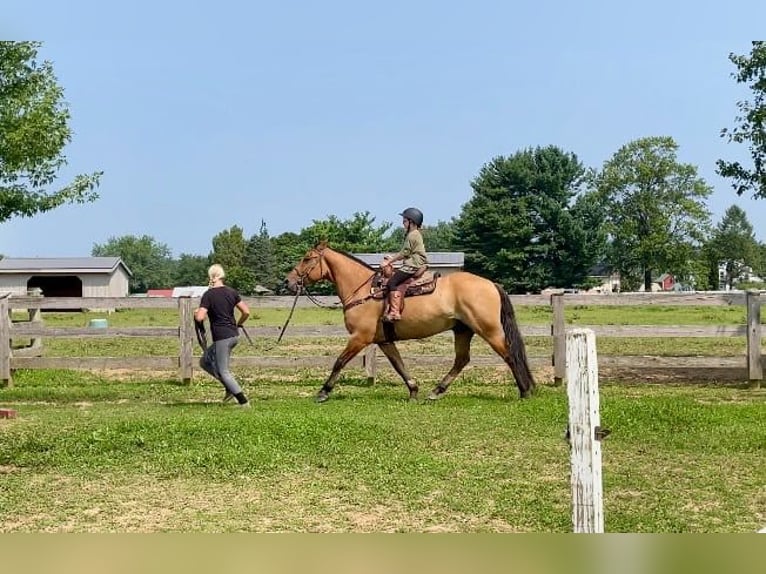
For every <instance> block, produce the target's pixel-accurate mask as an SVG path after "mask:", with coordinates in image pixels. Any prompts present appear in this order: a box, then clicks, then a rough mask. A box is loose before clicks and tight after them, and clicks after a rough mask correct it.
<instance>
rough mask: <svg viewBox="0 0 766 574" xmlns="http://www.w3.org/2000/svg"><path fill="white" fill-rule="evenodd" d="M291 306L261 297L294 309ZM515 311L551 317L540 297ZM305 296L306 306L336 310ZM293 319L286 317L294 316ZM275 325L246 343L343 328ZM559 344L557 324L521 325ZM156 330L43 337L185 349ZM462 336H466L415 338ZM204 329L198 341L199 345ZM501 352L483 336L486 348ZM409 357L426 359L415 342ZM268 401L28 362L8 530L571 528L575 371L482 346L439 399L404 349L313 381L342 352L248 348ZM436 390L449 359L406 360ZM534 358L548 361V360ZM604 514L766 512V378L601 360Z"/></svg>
mask: <svg viewBox="0 0 766 574" xmlns="http://www.w3.org/2000/svg"><path fill="white" fill-rule="evenodd" d="M566 312H567V319H568V322H569V323H570V324H582V325H586V324H593V325H596V324H658V325H659V324H688V325H692V324H708V323H717V324H741V323H744V309H743V308H740V307H699V308H693V307H675V308H662V307H642V308H638V307H614V308H606V307H591V308H586V307H583V308H579V307H574V306H573V307H568V308H567V309H566ZM287 313H288V310H287V309H254V317H253V323H254V324H260V325H281V324H282V323H283V322H284V320H285V318H286V317H287ZM517 314H518V319H519V322H520V323H521V324H522V325H523V324H528V323H537V324H540V323H548V322H549V321H550V310H549V309H548V308H546V307H518V308H517ZM97 317H107V318H108V319H109V324H110V326H141V325H144V326H145V325H156V326H166V325H175V324H177V312H176V311H174V310H167V311H166V310H153V311H148V310H129V311H119V312H116V313H113V314H110V315H108V316H107V315H104V314H100V313H88V314H80V313H45V314H44V319H45V323H46V325H50V326H84V325H87V324H88V321H89V320H90V319H92V318H97ZM341 322H342V320H341V313H340V311H338V310H328V309H297V310H296V312H295V314H294V316H293V320H292V324H295V325H299V324H306V325H316V324H329V325H339V324H341ZM288 334H289V328H288ZM273 342H274V339H273V338H259V339H257V340H256V348H255V349H253V348H252V347H249V346H247V345H246V344H242V345H240V346H239V347H238V348H237V349H236V351H235V353H236V354H238V355H243V354H245V355H248V354H249V355H252V354H260V353H262V352H263V349H268V354H269V355H281V356H327V357H331V356H336V355H337V354H338V353H339V352H340V350H341V349H342V347H343V345H344V344H345V338H344V337H330V338H311V337H289V336H287V337H286V338H285V339H283V341H282V342H281V343H280V345H279V346H276V347H273ZM526 343H527V347H528V352H529V354H530V355H538V356H550V353H551V348H550V341H549V338H547V337H528V338H527V339H526ZM177 345H178V343H177V341H176V340H173V339H162V338H129V339H128V338H114V339H88V338H81V339H76V338H62V339H58V338H57V339H53V338H48V339H46V340H45V343H44V348H45V354H46V355H48V356H62V355H63V356H88V355H90V356H99V355H101V356H142V355H160V356H163V355H175V354H177V353H178V347H177ZM399 346H400V349H401V351H402V354H403V355H405V356H408V355H409V356H412V355H419V354H444V355H448V354H449V353H451V347H452V342H451V337H450V336H439V337H433V338H431V339H426V340H422V341H406V342H401V343H400V344H399ZM598 346H599V353H600V354H614V355H627V354H636V355H642V354H646V355H694V354H700V355H715V356H725V355H742V354H743V353H744V349H745V341H744V339H741V338H724V339H700V338H688V339H681V338H664V339H660V338H657V339H648V338H647V339H626V338H613V339H610V338H600V339H599V341H598ZM196 350H197V349H195V351H196ZM484 354H486V355H489V354H490V351H489V349H488V348H487V347H486V345H485V344H484V343H483V342H481V341H476V342H475V343H474V355H484ZM413 363H414V362H413ZM234 367H235V374H236V375H237V376H238V378H239V380H240V381H241V382H242V383H243V384H244V385H245V387H246V390H247V392H248V394H249V396H250V397H251V400H252V402H253V408H252V409H250V410H242V409H239V408H237V407H235V406H229V405H223V404H221V403H220V399H221V397H222V389H221V387H220V385H218V384H217V383H214V382H213V381H212V379H210V378H208V377H207V376H205V375H201V376H199V377H196V376H195V379H194V383H193V384H191V385H183V384H180V383H178V382H177V381H176V379H175V373H165V374H163V373H138V372H133V373H109V372H101V373H95V372H74V371H62V370H27V371H24V370H21V371H17V372H16V373H15V375H14V383H15V386H14V387H12V388H5V389H0V406H2V407H4V408H12V409H15V410H16V411H17V412H18V417H17V418H15V419H7V420H0V532H49V531H50V532H164V531H181V532H193V531H194V532H234V531H249V532H518V531H522V532H540V531H544V532H567V531H570V530H571V523H570V500H571V496H570V492H569V449H568V445H567V443H566V442H565V441H564V440H563V432H564V428H565V426H566V422H567V401H566V393H565V390H564V389H562V388H557V387H553V386H548V385H541V386H540V387H539V390H538V393H537V395H536V396H535V397H534V398H533V399H531V400H528V401H520V400H518V398H517V392H516V390H515V387H512V386H509V380H510V378H509V376H508V373H507V370H506V369H502V368H500V369H496V368H490V367H474V368H471V369H469V370H467V371H466V372H465V373H464V374H463V375H461V376H460V377H459V378H458V380H456V381H455V383H454V384H453V385H452V387H451V389H450V391H449V393H448V394H447V396H446V397H445V398H444V399H443V400H441V401H439V402H436V403H431V402H425V401H424V402H418V403H415V404H411V403H408V402H406V401H405V400H404V398H405V397H406V391H405V389H404V387H403V385H402V384H401V382H400V381H399V380H398V379H397V378H396V376H395V374H394V373H393V372H392V370H391V369H390V368H388V367H383V368H381V369H380V370H379V372H378V381H377V383H376V384H375V385H374V386H370V385H368V384H367V382H366V380H364V379H361V378H359V377H360V376H361V373H360V372H359V371H358V370H354V369H349V370H347V371H346V372H345V374H344V375H343V376H342V378H341V381H340V382H339V384H338V386H337V387H336V390H335V392H334V393H333V395H332V398H331V400H330V401H329V402H328V403H326V404H324V405H316V404H314V403H313V401H312V397H313V395H314V394H315V393H316V391H317V390H318V388H319V386H320V385H321V384H322V381H323V380H324V378H325V377H326V375H327V372H326V369H323V368H314V369H303V370H295V369H293V370H286V369H283V370H266V369H247V370H244V369H240V370H237V369H236V359H235V361H234ZM411 368H412V371H413V374H414V375H415V376H416V378H417V379H418V380H419V381H420V382H421V388H422V389H423V394H424V395H425V394H426V393H427V391H428V390H429V389H430V386H432V385H433V384H434V383H435V382H436V379H437V377H438V376H439V375H440V374H441V371H442V370H443V369H435V371H438V372H434V371H432V370H425V369H424V368H422V367H418V366H417V364H412V365H411ZM538 378H539V379H540V380H542V379H543V378H541V377H538ZM601 419H602V425H603V426H605V427H607V428H609V429H611V430H612V434H611V435H610V436H609V438H608V439H606V441H605V442H604V443H603V462H604V492H605V517H606V530H607V531H611V532H751V531H753V530H756V529H757V528H760V527H762V526H763V525H764V524H766V391H764V390H756V389H744V388H741V387H739V386H736V385H724V384H696V385H667V384H666V385H657V384H646V383H645V382H640V381H638V382H637V381H636V380H634V379H631V380H630V381H628V380H627V379H622V380H610V379H608V378H605V377H604V376H602V380H601Z"/></svg>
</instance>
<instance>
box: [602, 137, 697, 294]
mask: <svg viewBox="0 0 766 574" xmlns="http://www.w3.org/2000/svg"><path fill="white" fill-rule="evenodd" d="M677 149H678V145H677V144H676V143H675V141H673V139H672V138H670V137H648V138H642V139H638V140H635V141H633V142H630V143H629V144H627V145H625V146H623V147H622V148H620V149H619V150H618V151H617V152H616V153H615V154H614V155H613V156H612V158H611V159H609V160H608V161H607V162H605V163H604V167H603V169H602V170H601V172H600V173H597V174H595V177H594V179H593V185H594V187H595V190H596V193H597V196H598V199H599V202H600V203H601V204H602V205H603V207H604V209H605V213H606V225H607V232H608V234H609V239H610V242H609V246H608V250H607V260H608V261H609V263H610V264H611V265H612V266H613V267H614V268H615V269H616V270H618V271H619V272H620V276H621V281H622V282H623V286H624V287H625V288H626V290H630V289H633V288H635V287H637V286H638V285H640V284H641V283H643V285H644V288H645V289H646V290H647V291H649V290H651V284H652V273H653V272H655V271H657V272H670V273H675V274H679V275H683V274H685V273H688V268H687V267H688V262H689V261H691V260H693V254H694V251H695V249H696V248H697V247H698V246H699V245H701V244H702V242H703V241H704V239H705V235H706V232H707V229H708V225H709V218H710V213H709V211H708V209H707V206H706V204H705V202H704V199H705V198H707V197H708V196H709V195H710V194H711V193H712V189H711V188H710V186H708V185H707V184H706V183H705V181H704V180H703V179H702V178H700V177H698V176H697V168H696V167H695V166H693V165H690V164H682V163H679V162H678V160H677V157H676V151H677Z"/></svg>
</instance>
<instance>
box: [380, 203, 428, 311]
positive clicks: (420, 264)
mask: <svg viewBox="0 0 766 574" xmlns="http://www.w3.org/2000/svg"><path fill="white" fill-rule="evenodd" d="M399 215H401V216H402V225H403V226H404V244H403V245H402V248H401V249H400V250H399V253H397V254H395V255H386V256H385V257H384V258H383V265H391V264H392V263H394V262H395V261H401V262H402V266H401V267H400V268H399V269H397V270H396V272H394V274H393V275H392V276H391V279H389V280H388V311H387V312H386V314H385V315H383V320H384V321H398V320H399V319H401V318H402V315H401V312H402V302H403V301H404V293H403V292H402V290H400V289H399V287H400V285H401V284H402V283H404V282H405V281H407V280H408V279H411V278H412V277H419V276H420V275H421V274H422V273H423V272H424V271H425V270H426V267H427V266H428V259H427V258H426V247H425V244H424V243H423V235H422V234H421V233H420V228H421V227H422V226H423V212H422V211H420V210H419V209H418V208H416V207H408V208H407V209H405V210H404V211H402V212H401V213H400V214H399ZM405 289H406V287H405Z"/></svg>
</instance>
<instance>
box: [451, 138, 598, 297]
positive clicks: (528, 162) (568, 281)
mask: <svg viewBox="0 0 766 574" xmlns="http://www.w3.org/2000/svg"><path fill="white" fill-rule="evenodd" d="M584 174H585V169H584V167H583V165H582V164H581V163H580V161H579V160H578V159H577V156H576V155H575V154H573V153H565V152H564V151H562V150H561V149H559V148H557V147H554V146H549V147H545V148H539V147H538V148H535V149H526V150H523V151H519V152H517V153H516V154H514V155H512V156H510V157H502V156H501V157H496V158H494V159H493V160H492V161H491V162H489V163H488V164H485V165H484V166H483V167H482V169H481V170H480V172H479V175H478V176H477V177H476V178H475V179H474V180H473V181H472V182H471V187H472V188H473V196H472V197H471V199H470V200H469V201H468V202H467V203H466V204H465V205H464V206H463V208H462V211H461V213H460V215H459V216H458V218H457V219H456V220H455V229H454V233H455V243H454V246H455V248H457V249H462V250H463V251H465V255H466V270H468V271H473V272H475V273H477V274H480V275H484V276H486V277H488V278H490V279H493V280H495V281H499V282H501V283H502V284H503V285H504V286H505V287H506V289H508V290H509V291H512V292H515V293H523V292H526V291H539V290H541V289H543V288H546V287H571V286H573V285H578V284H581V283H582V282H583V281H584V280H585V278H586V276H587V272H588V270H589V269H590V268H591V266H592V265H593V264H594V263H595V261H596V259H597V257H598V255H599V252H600V242H603V235H602V234H600V232H599V231H598V230H599V228H600V221H599V220H598V217H596V219H595V220H592V219H587V217H591V216H594V217H595V216H597V212H596V209H595V208H596V207H597V204H596V203H595V202H594V201H593V200H592V198H591V196H590V194H585V195H583V196H582V197H578V194H579V193H580V191H581V182H582V181H583V176H584Z"/></svg>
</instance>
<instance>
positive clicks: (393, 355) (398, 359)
mask: <svg viewBox="0 0 766 574" xmlns="http://www.w3.org/2000/svg"><path fill="white" fill-rule="evenodd" d="M378 347H380V350H381V351H383V354H384V355H386V357H388V362H389V363H391V366H392V367H393V368H394V370H395V371H396V372H397V373H399V376H400V377H401V378H402V380H403V381H404V384H405V385H407V390H408V391H410V400H411V401H414V400H417V398H418V384H417V383H416V382H415V381H414V380H413V379H412V377H411V376H410V373H409V371H407V367H405V366H404V361H403V360H402V356H401V355H400V354H399V349H397V348H396V345H394V344H393V343H378Z"/></svg>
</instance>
